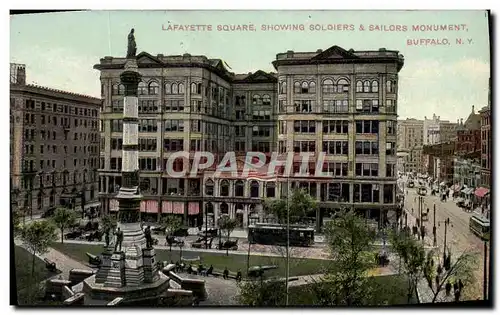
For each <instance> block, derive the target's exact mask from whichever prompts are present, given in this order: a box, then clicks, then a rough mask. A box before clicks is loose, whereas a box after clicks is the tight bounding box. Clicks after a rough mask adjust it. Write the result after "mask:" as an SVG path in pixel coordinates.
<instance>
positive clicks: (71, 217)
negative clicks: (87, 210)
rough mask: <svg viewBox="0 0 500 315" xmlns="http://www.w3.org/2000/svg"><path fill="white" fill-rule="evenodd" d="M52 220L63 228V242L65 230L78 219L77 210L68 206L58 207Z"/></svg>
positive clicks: (62, 241) (62, 240)
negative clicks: (74, 210)
mask: <svg viewBox="0 0 500 315" xmlns="http://www.w3.org/2000/svg"><path fill="white" fill-rule="evenodd" d="M52 221H54V223H55V224H56V226H57V227H58V228H59V229H60V230H61V244H62V243H64V230H65V229H67V228H68V227H70V226H73V225H74V224H75V222H76V221H77V217H76V215H75V212H73V211H72V210H70V209H68V208H57V209H56V211H55V212H54V216H53V217H52Z"/></svg>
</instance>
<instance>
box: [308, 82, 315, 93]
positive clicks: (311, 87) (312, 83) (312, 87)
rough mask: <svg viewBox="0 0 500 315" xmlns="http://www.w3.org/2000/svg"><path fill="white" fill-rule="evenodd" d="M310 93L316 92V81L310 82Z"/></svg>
mask: <svg viewBox="0 0 500 315" xmlns="http://www.w3.org/2000/svg"><path fill="white" fill-rule="evenodd" d="M309 93H316V83H315V82H309Z"/></svg>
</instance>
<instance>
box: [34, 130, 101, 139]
mask: <svg viewBox="0 0 500 315" xmlns="http://www.w3.org/2000/svg"><path fill="white" fill-rule="evenodd" d="M37 133H40V140H43V141H48V140H62V139H60V138H59V137H58V136H57V135H58V133H57V132H56V131H50V130H39V131H37V130H35V129H25V130H24V141H36V136H37ZM68 134H69V133H68V132H64V133H63V135H64V140H69V139H68V138H69V137H68ZM58 138H59V139H58ZM72 139H73V140H78V139H80V140H84V141H90V142H97V141H98V140H97V139H98V135H97V133H88V134H87V133H82V132H80V133H76V132H75V133H74V135H73V138H72Z"/></svg>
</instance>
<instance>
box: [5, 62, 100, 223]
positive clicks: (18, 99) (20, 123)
mask: <svg viewBox="0 0 500 315" xmlns="http://www.w3.org/2000/svg"><path fill="white" fill-rule="evenodd" d="M18 70H19V69H18ZM19 73H20V75H21V76H24V78H25V72H24V71H18V74H19ZM11 82H13V83H11V84H10V131H11V134H10V137H11V165H10V170H11V171H10V172H11V174H10V175H11V181H12V188H11V189H12V190H15V191H16V194H14V195H16V196H17V200H15V201H16V203H17V206H18V208H19V209H20V210H21V211H23V213H24V214H26V215H27V214H38V213H42V212H44V211H46V210H47V209H49V208H54V207H56V206H57V205H60V204H62V205H69V204H71V205H74V204H76V203H80V202H82V194H83V196H84V197H83V199H84V202H86V203H87V204H88V205H89V204H90V203H91V201H93V200H97V189H98V187H97V169H98V162H99V129H98V128H99V125H98V124H99V106H100V103H101V101H100V100H99V99H97V98H93V97H89V96H85V95H79V94H74V93H70V92H65V91H60V90H54V89H50V88H46V87H41V86H35V85H26V84H25V79H24V80H23V79H22V78H20V79H18V80H14V81H12V80H11Z"/></svg>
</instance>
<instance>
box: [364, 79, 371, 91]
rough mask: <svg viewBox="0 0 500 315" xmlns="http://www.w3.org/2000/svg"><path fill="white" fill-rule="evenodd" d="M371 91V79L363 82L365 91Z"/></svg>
mask: <svg viewBox="0 0 500 315" xmlns="http://www.w3.org/2000/svg"><path fill="white" fill-rule="evenodd" d="M369 92H370V81H365V82H363V93H369Z"/></svg>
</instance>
